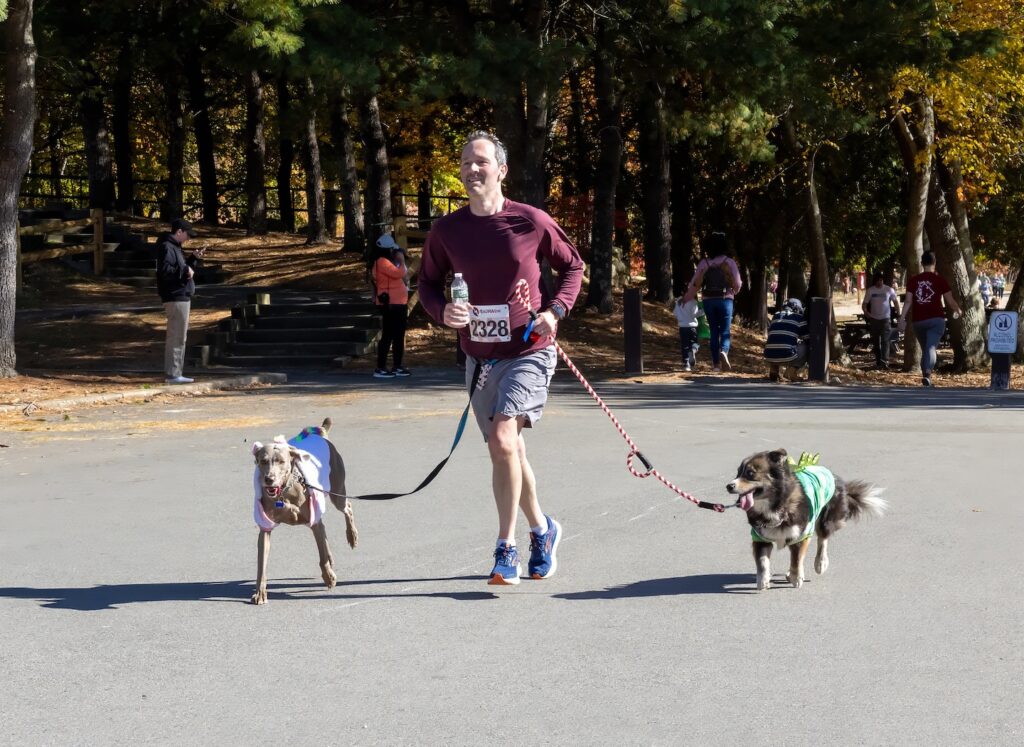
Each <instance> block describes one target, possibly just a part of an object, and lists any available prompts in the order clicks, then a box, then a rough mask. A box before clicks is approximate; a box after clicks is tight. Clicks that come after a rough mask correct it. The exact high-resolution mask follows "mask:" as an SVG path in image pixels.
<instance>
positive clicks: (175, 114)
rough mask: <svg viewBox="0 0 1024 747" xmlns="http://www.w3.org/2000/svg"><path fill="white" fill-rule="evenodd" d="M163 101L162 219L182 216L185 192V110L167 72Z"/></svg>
mask: <svg viewBox="0 0 1024 747" xmlns="http://www.w3.org/2000/svg"><path fill="white" fill-rule="evenodd" d="M164 91H165V94H166V104H167V192H166V193H165V195H164V202H163V205H162V206H161V207H162V210H161V213H160V217H161V218H163V220H164V221H170V220H173V219H174V218H180V217H182V215H183V213H184V209H183V202H184V193H185V134H186V133H185V112H184V109H183V108H182V105H181V82H180V81H179V79H178V76H177V74H176V73H174V72H171V73H170V74H169V75H168V76H167V80H166V82H165V83H164Z"/></svg>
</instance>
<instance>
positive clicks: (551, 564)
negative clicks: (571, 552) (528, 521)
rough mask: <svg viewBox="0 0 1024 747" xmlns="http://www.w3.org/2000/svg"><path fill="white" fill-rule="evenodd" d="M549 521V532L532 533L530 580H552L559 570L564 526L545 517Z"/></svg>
mask: <svg viewBox="0 0 1024 747" xmlns="http://www.w3.org/2000/svg"><path fill="white" fill-rule="evenodd" d="M544 518H545V519H547V520H548V531H546V532H544V534H534V533H533V532H530V562H529V564H528V565H527V566H526V567H527V570H529V572H530V578H538V579H539V578H551V577H552V576H554V575H555V570H556V569H557V568H558V557H557V556H556V555H555V553H557V552H558V543H559V542H560V541H561V539H562V525H561V524H559V523H558V522H557V521H555V520H554V519H552V518H551V517H550V516H545V517H544Z"/></svg>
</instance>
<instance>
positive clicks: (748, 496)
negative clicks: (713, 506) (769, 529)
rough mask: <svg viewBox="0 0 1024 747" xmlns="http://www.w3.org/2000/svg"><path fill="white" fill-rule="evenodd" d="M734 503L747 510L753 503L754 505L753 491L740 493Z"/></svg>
mask: <svg viewBox="0 0 1024 747" xmlns="http://www.w3.org/2000/svg"><path fill="white" fill-rule="evenodd" d="M736 505H738V506H739V507H740V508H742V509H743V510H744V511H749V510H750V509H751V507H753V505H754V493H753V491H751V492H750V493H744V494H743V495H741V496H740V497H739V499H738V500H737V501H736Z"/></svg>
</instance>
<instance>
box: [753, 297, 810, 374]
mask: <svg viewBox="0 0 1024 747" xmlns="http://www.w3.org/2000/svg"><path fill="white" fill-rule="evenodd" d="M809 335H810V333H809V331H808V326H807V318H806V317H805V316H804V305H803V304H802V303H800V300H799V299H796V298H791V299H789V300H788V301H786V304H785V305H784V306H783V307H782V309H781V310H780V311H779V312H778V313H777V314H776V315H775V316H773V317H772V321H771V324H769V325H768V339H767V340H766V341H765V344H764V357H765V360H766V361H768V364H769V372H768V378H769V379H770V380H772V381H779V380H780V379H783V378H784V375H780V370H779V369H780V366H782V367H786V368H788V369H789V372H788V375H789V378H791V379H796V378H797V376H799V371H800V369H801V368H803V367H804V366H806V365H807V339H808V337H809ZM781 373H783V374H784V373H785V372H781Z"/></svg>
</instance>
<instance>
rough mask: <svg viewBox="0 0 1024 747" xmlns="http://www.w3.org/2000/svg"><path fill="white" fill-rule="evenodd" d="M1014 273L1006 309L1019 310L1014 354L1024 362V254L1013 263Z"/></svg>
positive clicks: (1015, 360) (1016, 359)
mask: <svg viewBox="0 0 1024 747" xmlns="http://www.w3.org/2000/svg"><path fill="white" fill-rule="evenodd" d="M1012 273H1013V274H1012V275H1010V276H1008V277H1013V276H1016V278H1017V279H1016V281H1015V282H1014V283H1013V287H1012V288H1011V289H1010V295H1009V296H1008V297H1007V299H1006V310H1007V311H1016V312H1017V352H1016V354H1015V355H1014V356H1013V360H1014V362H1015V363H1024V256H1021V255H1018V257H1017V259H1016V261H1015V262H1014V264H1013V270H1012Z"/></svg>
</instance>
